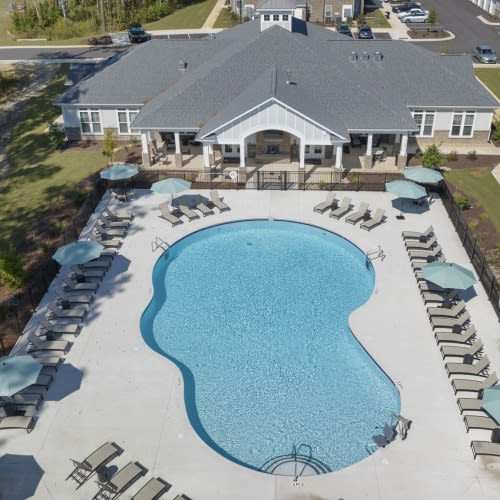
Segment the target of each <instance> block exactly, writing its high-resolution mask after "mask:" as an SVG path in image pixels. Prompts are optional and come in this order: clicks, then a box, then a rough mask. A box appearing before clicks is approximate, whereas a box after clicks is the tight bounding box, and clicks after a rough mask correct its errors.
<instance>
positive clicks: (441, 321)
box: [429, 311, 471, 332]
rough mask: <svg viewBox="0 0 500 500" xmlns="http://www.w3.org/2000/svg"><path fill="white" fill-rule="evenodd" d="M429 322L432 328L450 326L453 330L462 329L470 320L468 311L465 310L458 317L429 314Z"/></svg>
mask: <svg viewBox="0 0 500 500" xmlns="http://www.w3.org/2000/svg"><path fill="white" fill-rule="evenodd" d="M429 319H430V322H431V325H432V328H433V329H436V328H450V329H451V330H453V331H454V332H459V331H461V330H463V329H464V328H465V327H466V326H468V324H469V323H470V321H471V318H470V316H469V313H468V312H467V311H465V312H464V313H463V314H462V315H461V316H459V317H458V318H444V317H442V316H431V317H430V318H429Z"/></svg>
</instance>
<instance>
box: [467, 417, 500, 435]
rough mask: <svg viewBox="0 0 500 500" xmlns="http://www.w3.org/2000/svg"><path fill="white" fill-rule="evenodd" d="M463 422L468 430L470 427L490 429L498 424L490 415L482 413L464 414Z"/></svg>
mask: <svg viewBox="0 0 500 500" xmlns="http://www.w3.org/2000/svg"><path fill="white" fill-rule="evenodd" d="M464 423H465V427H466V429H467V432H469V431H470V430H471V429H483V430H485V431H492V430H494V429H496V428H497V427H498V424H497V423H496V422H495V421H494V420H493V419H492V418H490V417H486V416H482V415H465V416H464Z"/></svg>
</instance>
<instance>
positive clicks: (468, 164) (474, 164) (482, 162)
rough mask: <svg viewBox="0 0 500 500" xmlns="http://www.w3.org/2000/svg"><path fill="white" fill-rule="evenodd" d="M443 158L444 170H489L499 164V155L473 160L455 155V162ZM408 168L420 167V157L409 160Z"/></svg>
mask: <svg viewBox="0 0 500 500" xmlns="http://www.w3.org/2000/svg"><path fill="white" fill-rule="evenodd" d="M444 156H445V162H444V165H443V167H444V168H446V169H451V170H455V169H460V170H463V169H467V168H491V167H494V166H496V165H498V164H499V163H500V155H498V156H495V155H478V156H477V157H476V159H475V160H472V159H470V158H468V157H467V155H457V159H456V160H448V159H446V155H444ZM408 164H409V165H410V166H417V165H422V156H421V155H417V156H413V157H411V158H410V159H409V161H408Z"/></svg>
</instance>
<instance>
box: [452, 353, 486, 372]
mask: <svg viewBox="0 0 500 500" xmlns="http://www.w3.org/2000/svg"><path fill="white" fill-rule="evenodd" d="M489 366H490V360H489V359H488V356H484V357H483V358H481V359H480V360H479V361H478V362H477V363H473V364H471V365H469V364H465V363H446V364H445V368H446V371H447V372H448V376H450V375H477V376H486V375H485V374H486V373H487V371H488V367H489Z"/></svg>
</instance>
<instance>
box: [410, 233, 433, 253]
mask: <svg viewBox="0 0 500 500" xmlns="http://www.w3.org/2000/svg"><path fill="white" fill-rule="evenodd" d="M437 244H438V241H437V239H436V237H435V236H433V237H432V238H430V239H429V240H427V241H420V240H405V247H406V249H407V250H409V249H410V248H411V249H412V250H432V248H433V247H435V246H437Z"/></svg>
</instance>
